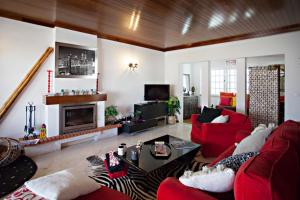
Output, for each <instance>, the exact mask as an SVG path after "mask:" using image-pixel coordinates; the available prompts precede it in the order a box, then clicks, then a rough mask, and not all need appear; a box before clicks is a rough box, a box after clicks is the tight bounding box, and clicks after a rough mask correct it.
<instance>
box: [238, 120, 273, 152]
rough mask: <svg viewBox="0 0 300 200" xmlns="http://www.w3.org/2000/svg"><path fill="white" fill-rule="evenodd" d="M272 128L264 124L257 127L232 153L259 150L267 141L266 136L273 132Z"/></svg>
mask: <svg viewBox="0 0 300 200" xmlns="http://www.w3.org/2000/svg"><path fill="white" fill-rule="evenodd" d="M271 131H272V129H271V128H266V127H263V126H258V127H256V128H255V129H254V130H253V131H252V132H251V135H249V136H247V137H245V138H244V139H243V140H242V141H241V142H240V143H239V144H238V145H237V147H236V149H235V150H234V152H233V154H232V155H237V154H241V153H246V152H259V151H260V149H261V148H262V146H263V145H264V144H265V142H266V138H267V137H268V136H269V134H270V133H271Z"/></svg>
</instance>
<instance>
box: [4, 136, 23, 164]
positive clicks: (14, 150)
mask: <svg viewBox="0 0 300 200" xmlns="http://www.w3.org/2000/svg"><path fill="white" fill-rule="evenodd" d="M21 151H22V147H21V145H20V143H19V141H18V140H15V139H12V138H6V137H0V167H3V166H6V165H9V164H10V163H12V162H14V161H15V160H16V159H17V158H18V157H19V156H20V154H21Z"/></svg>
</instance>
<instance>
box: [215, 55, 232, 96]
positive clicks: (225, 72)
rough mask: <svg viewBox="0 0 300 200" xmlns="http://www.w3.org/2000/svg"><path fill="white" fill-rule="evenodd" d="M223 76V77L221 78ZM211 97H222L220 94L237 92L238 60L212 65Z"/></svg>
mask: <svg viewBox="0 0 300 200" xmlns="http://www.w3.org/2000/svg"><path fill="white" fill-rule="evenodd" d="M220 76H221V77H220ZM210 90H211V96H220V92H232V93H236V92H237V67H236V60H227V61H224V62H216V64H215V65H214V63H212V66H211V70H210Z"/></svg>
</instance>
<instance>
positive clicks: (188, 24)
mask: <svg viewBox="0 0 300 200" xmlns="http://www.w3.org/2000/svg"><path fill="white" fill-rule="evenodd" d="M192 19H193V15H190V16H188V17H187V18H186V19H185V21H184V24H183V27H182V30H181V34H182V35H185V34H186V33H187V32H188V31H189V30H190V27H191V24H192Z"/></svg>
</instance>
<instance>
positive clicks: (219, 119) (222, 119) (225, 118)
mask: <svg viewBox="0 0 300 200" xmlns="http://www.w3.org/2000/svg"><path fill="white" fill-rule="evenodd" d="M228 119H229V116H228V115H220V116H219V117H216V118H215V119H213V120H212V121H211V123H226V122H227V121H228Z"/></svg>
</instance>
